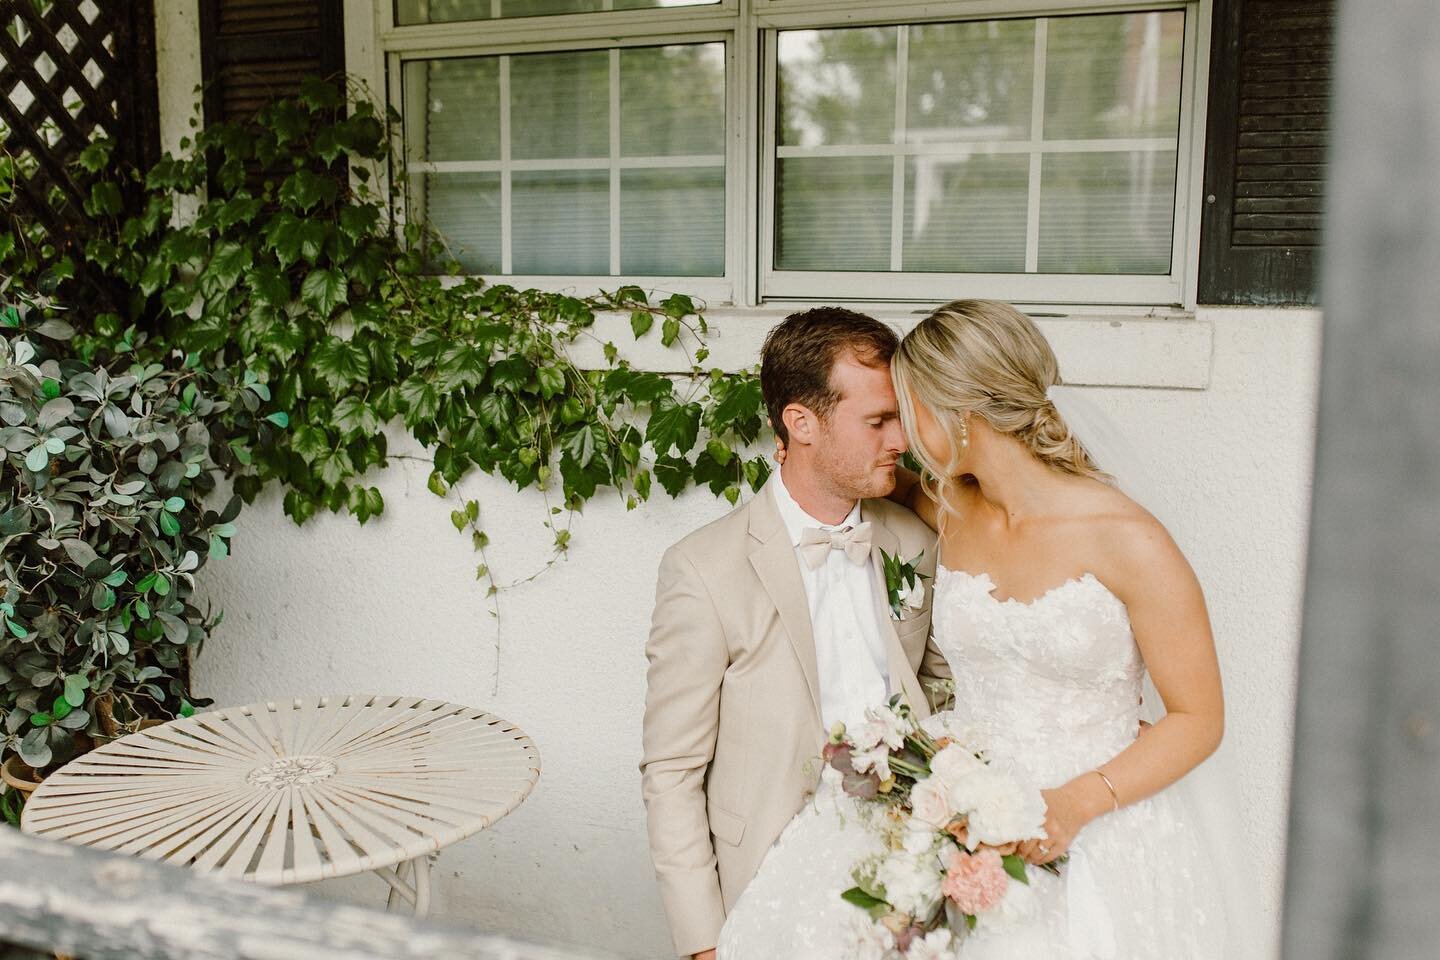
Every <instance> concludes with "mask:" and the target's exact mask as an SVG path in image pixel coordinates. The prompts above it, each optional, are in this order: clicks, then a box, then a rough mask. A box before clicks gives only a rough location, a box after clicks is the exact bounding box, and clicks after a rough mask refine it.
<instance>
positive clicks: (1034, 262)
mask: <svg viewBox="0 0 1440 960" xmlns="http://www.w3.org/2000/svg"><path fill="white" fill-rule="evenodd" d="M1049 23H1050V21H1049V20H1048V19H1046V18H1045V17H1041V18H1040V19H1038V20H1036V21H1035V70H1034V74H1033V78H1032V80H1031V90H1030V187H1029V194H1028V196H1027V197H1026V202H1027V207H1026V211H1025V272H1026V273H1038V272H1039V271H1040V164H1041V163H1042V161H1043V159H1044V153H1043V146H1044V144H1043V140H1044V138H1045V46H1046V40H1047V38H1048V35H1049Z"/></svg>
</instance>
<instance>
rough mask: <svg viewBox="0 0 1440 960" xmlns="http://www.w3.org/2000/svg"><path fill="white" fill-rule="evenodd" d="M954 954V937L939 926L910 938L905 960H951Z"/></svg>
mask: <svg viewBox="0 0 1440 960" xmlns="http://www.w3.org/2000/svg"><path fill="white" fill-rule="evenodd" d="M954 956H955V938H954V937H953V936H952V935H951V934H950V931H949V930H946V929H945V928H944V927H940V928H938V929H936V930H931V931H930V932H929V933H927V934H925V936H923V937H919V938H917V939H915V940H911V941H910V949H909V950H908V951H907V952H906V954H905V960H953V958H954Z"/></svg>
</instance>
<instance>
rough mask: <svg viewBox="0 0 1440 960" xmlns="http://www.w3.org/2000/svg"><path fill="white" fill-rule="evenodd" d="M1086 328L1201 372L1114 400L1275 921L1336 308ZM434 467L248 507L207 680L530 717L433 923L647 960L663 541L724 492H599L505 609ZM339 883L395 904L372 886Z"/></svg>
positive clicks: (1064, 330)
mask: <svg viewBox="0 0 1440 960" xmlns="http://www.w3.org/2000/svg"><path fill="white" fill-rule="evenodd" d="M737 322H738V321H734V320H732V321H730V322H729V323H728V324H726V325H725V326H724V329H723V332H722V337H721V340H722V341H725V342H726V349H727V350H730V351H733V352H735V353H736V357H737V359H738V358H740V357H741V356H744V355H746V354H748V355H749V359H748V360H745V361H744V362H753V360H754V357H753V350H754V345H755V344H756V343H757V342H758V335H759V333H760V332H762V331H763V323H761V322H760V321H757V320H752V321H750V323H751V324H752V326H751V327H750V328H744V327H737ZM1145 322H1146V321H1131V322H1130V323H1129V324H1126V326H1129V327H1133V326H1134V325H1135V324H1136V323H1141V324H1143V323H1145ZM1157 322H1164V321H1157ZM1062 323H1063V321H1062ZM1079 323H1080V324H1081V325H1080V326H1075V327H1058V326H1056V325H1055V324H1049V325H1047V332H1049V333H1050V334H1051V336H1052V339H1054V340H1055V341H1056V342H1057V348H1058V352H1059V354H1060V360H1061V367H1062V371H1063V370H1067V369H1071V368H1075V369H1078V370H1087V369H1088V370H1091V371H1093V373H1094V375H1093V376H1087V377H1081V378H1080V379H1086V380H1088V381H1089V382H1097V383H1112V384H1113V383H1126V382H1129V383H1136V384H1145V383H1151V384H1153V383H1161V384H1173V383H1176V382H1179V383H1185V384H1187V386H1186V387H1185V388H1182V389H1177V388H1175V387H1173V386H1159V387H1156V386H1149V387H1120V386H1106V387H1096V388H1095V396H1096V397H1097V398H1098V399H1100V400H1101V401H1103V402H1104V403H1105V404H1106V405H1107V406H1108V407H1109V408H1110V409H1111V410H1112V411H1113V413H1114V414H1115V415H1116V416H1117V417H1118V418H1119V419H1120V421H1121V423H1122V424H1123V425H1124V426H1125V427H1126V428H1127V429H1128V430H1129V431H1130V432H1131V434H1132V435H1133V436H1134V437H1135V438H1136V440H1137V442H1138V443H1139V444H1140V445H1142V447H1143V448H1145V449H1149V450H1152V451H1153V453H1154V457H1155V461H1156V464H1157V465H1158V468H1159V470H1160V471H1161V472H1163V473H1164V474H1165V475H1167V476H1170V477H1173V479H1174V486H1173V488H1172V491H1171V493H1172V502H1171V503H1169V504H1168V505H1167V509H1168V514H1167V515H1168V516H1170V517H1173V518H1174V525H1175V526H1176V528H1177V531H1176V532H1177V534H1178V536H1179V539H1180V540H1181V542H1182V543H1185V544H1187V545H1188V549H1189V553H1190V558H1191V560H1192V562H1193V564H1194V566H1195V567H1196V569H1197V571H1198V572H1199V575H1200V578H1201V580H1202V582H1203V583H1204V585H1205V588H1206V591H1207V594H1208V597H1209V600H1210V608H1211V614H1212V616H1213V618H1214V623H1215V632H1216V638H1217V642H1218V645H1219V648H1220V653H1221V657H1222V662H1223V664H1224V667H1225V670H1226V680H1227V687H1228V694H1229V699H1230V707H1231V719H1230V730H1229V738H1228V743H1227V748H1226V749H1229V750H1232V751H1233V752H1234V754H1235V760H1236V763H1237V766H1238V769H1239V772H1240V779H1239V788H1240V795H1241V798H1242V801H1243V803H1242V809H1241V810H1240V811H1239V818H1240V822H1241V824H1242V826H1243V830H1244V835H1245V837H1246V839H1248V841H1249V842H1250V844H1251V845H1252V848H1253V849H1254V851H1255V863H1256V865H1257V866H1256V869H1257V871H1258V872H1259V874H1260V879H1261V882H1262V884H1263V886H1264V889H1265V895H1266V897H1267V898H1268V900H1269V904H1270V905H1271V906H1273V907H1274V908H1275V909H1274V914H1275V915H1276V916H1277V917H1278V908H1279V891H1280V885H1281V882H1282V867H1283V864H1282V846H1283V841H1284V829H1285V812H1286V791H1287V783H1288V769H1289V757H1290V733H1291V722H1292V718H1291V715H1292V704H1293V693H1294V673H1295V659H1296V651H1297V644H1298V639H1299V613H1300V600H1301V589H1302V584H1303V562H1304V555H1305V553H1304V551H1305V527H1306V521H1307V518H1308V509H1309V487H1310V464H1311V445H1312V433H1313V426H1314V424H1313V420H1314V410H1315V400H1316V389H1317V367H1318V355H1319V336H1320V333H1319V331H1320V324H1319V315H1318V313H1317V312H1315V311H1312V310H1255V309H1208V308H1202V309H1201V310H1200V311H1199V313H1198V315H1197V316H1196V317H1195V318H1194V319H1193V320H1191V321H1189V322H1188V323H1187V324H1184V325H1183V326H1184V329H1183V330H1180V331H1178V332H1176V333H1175V334H1174V335H1173V336H1172V337H1161V338H1160V339H1159V340H1158V341H1154V337H1150V338H1148V339H1147V337H1146V335H1145V330H1144V329H1142V330H1141V331H1140V332H1139V333H1135V332H1134V331H1133V330H1132V331H1131V334H1133V336H1131V339H1129V340H1125V339H1123V338H1122V340H1121V341H1119V343H1120V346H1119V348H1118V349H1110V348H1106V349H1104V350H1100V349H1097V348H1095V347H1094V346H1093V344H1094V343H1095V341H1096V340H1097V339H1099V338H1101V334H1102V327H1103V326H1105V325H1103V324H1101V323H1097V322H1095V321H1079ZM1087 329H1088V330H1089V333H1088V334H1087ZM1116 329H1119V328H1116ZM1127 336H1130V335H1128V334H1127ZM1152 341H1154V342H1152ZM1126 344H1129V346H1126ZM1171 348H1173V349H1171ZM1207 383H1208V386H1203V387H1199V385H1201V384H1207ZM1197 387H1199V388H1197ZM426 475H427V468H426V467H424V465H422V464H417V463H413V462H397V463H396V464H395V465H394V466H392V467H391V468H389V469H388V470H386V471H383V472H381V473H380V474H379V475H377V477H376V478H375V481H374V482H375V483H376V485H378V486H379V487H380V489H381V490H382V492H383V493H384V496H385V500H386V504H387V509H386V513H385V515H384V516H383V517H382V518H381V519H379V520H377V521H372V522H371V523H370V524H368V525H367V526H365V527H363V528H361V527H359V526H358V525H356V524H355V523H354V522H353V521H352V520H350V519H347V518H344V517H333V516H323V517H319V518H316V519H315V520H313V521H312V522H311V523H309V524H307V525H306V526H305V527H304V528H296V527H295V526H293V525H292V524H291V523H290V521H288V520H287V519H285V518H284V516H283V515H282V514H281V511H280V494H279V492H278V491H273V490H272V491H269V492H267V494H266V495H265V496H263V497H262V498H261V499H260V500H259V501H258V502H257V503H256V504H255V505H253V506H251V507H250V508H248V509H247V510H246V511H245V512H244V513H242V515H241V518H240V523H239V534H238V536H237V537H236V539H235V548H234V549H235V553H234V556H233V557H231V558H230V559H228V560H226V561H224V562H220V563H214V564H212V565H210V566H208V567H207V568H206V569H205V571H204V576H203V577H202V578H201V579H202V583H201V586H202V589H203V592H204V593H205V594H207V595H208V597H209V599H210V600H212V601H213V602H214V603H215V604H216V606H218V607H221V608H223V609H224V611H225V615H226V616H225V621H224V623H223V624H222V626H221V627H220V628H219V630H218V631H217V632H216V634H215V636H214V638H213V640H212V642H211V643H210V645H209V646H208V647H207V648H206V649H205V651H204V652H203V654H202V655H201V656H200V658H199V659H198V661H197V663H196V669H195V677H194V683H195V690H196V692H197V693H198V694H201V695H203V696H210V697H215V698H216V699H217V700H218V701H219V702H221V703H225V704H238V703H243V702H248V701H252V700H266V699H276V698H283V697H288V696H296V695H311V694H325V693H334V692H344V691H374V692H395V693H404V694H413V695H420V696H427V697H437V698H444V699H448V700H453V701H456V702H460V703H465V704H471V705H475V706H482V707H485V708H487V709H490V710H492V711H493V712H495V713H498V714H500V715H502V716H504V717H506V718H507V719H509V720H512V721H514V722H515V723H517V724H519V725H520V726H521V727H523V728H524V729H525V730H526V731H527V732H528V733H529V734H530V735H531V736H532V737H533V738H534V739H535V741H536V743H537V744H538V746H539V749H540V753H541V757H542V764H543V775H542V777H541V780H540V784H539V786H538V787H537V788H536V790H535V792H534V794H533V795H532V796H531V797H530V799H529V800H528V801H527V802H526V803H525V804H524V805H523V806H522V807H521V808H520V809H519V810H518V811H517V812H516V813H514V814H512V815H511V816H510V817H508V818H506V819H505V820H504V821H502V822H501V823H500V824H498V825H497V826H496V827H495V828H493V829H491V830H490V831H487V832H486V833H483V834H481V835H479V836H477V837H474V838H472V839H470V840H467V841H465V842H463V843H461V844H459V845H458V846H454V847H452V848H450V849H449V850H447V851H446V852H445V853H444V854H443V856H442V857H441V860H440V868H439V872H438V874H437V876H438V884H439V889H438V894H437V904H436V913H437V914H438V915H439V916H442V917H444V918H446V919H448V920H452V921H455V922H459V923H465V924H476V925H480V926H483V927H485V928H487V929H490V930H494V931H497V932H505V933H513V934H517V935H520V936H528V937H537V938H542V939H554V940H561V941H568V942H574V943H585V944H591V945H594V946H597V947H601V948H605V949H608V950H611V951H614V952H616V953H618V954H620V955H622V956H627V957H645V958H660V957H665V956H668V955H669V953H670V950H669V946H668V939H667V936H666V933H665V927H664V920H663V916H662V913H661V908H660V903H659V900H658V898H657V896H656V892H655V886H654V882H653V877H652V873H651V869H650V864H649V859H648V851H647V846H646V838H645V827H644V813H643V809H642V806H641V803H640V792H639V774H638V772H637V769H636V763H637V761H638V759H639V755H640V746H639V744H640V724H641V714H642V703H643V696H644V684H645V660H644V655H643V645H644V640H645V633H646V629H647V624H648V621H649V615H650V606H651V603H652V600H653V596H654V575H655V568H656V565H657V563H658V562H659V559H660V555H661V553H662V551H663V550H664V549H665V547H666V546H667V545H668V544H669V543H671V542H672V541H674V540H676V539H677V538H679V537H680V536H681V535H682V534H683V533H685V532H686V531H688V530H690V529H691V528H693V527H696V526H698V525H700V524H702V523H705V522H706V521H708V520H710V519H712V518H714V517H716V516H719V515H720V514H721V513H723V512H724V511H725V510H726V509H728V505H727V504H725V503H724V502H723V501H717V500H716V499H715V498H713V497H711V496H710V495H709V493H708V492H703V491H691V492H688V493H687V494H686V495H685V496H683V497H682V498H681V499H680V500H679V501H675V502H672V501H670V500H669V499H668V498H667V497H665V496H664V494H663V493H661V494H659V495H658V497H657V499H655V500H654V501H653V502H652V503H650V504H649V505H647V506H645V507H643V508H642V509H639V510H637V511H635V512H633V513H627V512H626V511H625V510H624V505H623V503H619V502H616V501H611V500H607V499H605V498H601V499H600V500H597V501H596V502H595V503H593V504H592V505H591V506H590V507H589V508H587V510H586V512H585V514H584V515H583V516H581V517H578V518H577V519H576V522H575V525H574V546H573V548H572V550H571V553H570V556H569V558H568V559H567V560H566V561H565V562H563V563H561V564H559V565H558V566H557V567H556V568H555V569H553V570H551V571H550V572H548V573H546V574H545V575H544V576H542V577H540V578H539V579H538V580H537V581H535V582H534V583H531V584H528V585H526V586H523V587H520V588H517V589H515V590H512V591H509V592H507V593H505V594H504V595H503V600H502V618H501V620H500V621H499V622H498V623H497V622H496V621H495V620H493V619H492V618H491V617H490V615H489V613H488V610H489V607H488V604H487V601H486V599H485V597H484V591H483V589H482V588H481V586H480V585H478V584H477V583H476V582H475V580H474V579H473V570H474V565H475V559H474V557H473V555H472V553H471V549H470V546H469V543H468V541H467V540H466V539H465V538H464V537H462V536H460V535H458V534H457V533H456V532H455V531H454V529H453V527H451V525H450V521H449V511H450V509H451V508H452V506H453V504H451V503H449V502H445V501H441V500H440V499H438V498H436V497H435V496H433V495H432V494H431V493H429V492H428V491H427V490H426V488H425V478H426ZM463 486H464V488H465V491H466V493H467V495H471V496H478V498H479V499H480V500H481V502H482V504H483V505H484V509H485V517H486V520H485V523H486V526H487V528H488V530H489V531H490V533H491V537H492V540H493V542H494V548H493V550H492V561H493V563H492V565H493V566H494V567H495V569H496V571H497V573H498V574H499V576H500V578H501V579H502V580H508V579H511V578H514V577H519V576H523V575H525V574H528V573H530V572H531V571H532V570H533V569H534V568H535V567H536V566H537V565H538V564H539V563H540V562H541V561H542V560H543V558H544V556H545V555H546V553H547V552H548V547H547V545H548V543H549V536H548V532H547V531H546V530H544V529H543V528H542V526H541V523H542V521H543V519H544V517H545V510H544V507H543V505H542V502H541V498H540V497H539V496H538V495H537V494H534V493H523V494H520V493H516V492H515V491H514V490H513V489H511V488H509V487H508V486H507V485H506V484H504V483H503V482H502V481H498V480H491V479H489V478H483V477H480V478H475V479H473V480H467V481H466V483H465V484H464V485H463ZM320 889H321V891H322V892H324V893H327V894H334V895H339V896H347V897H357V898H360V899H364V900H367V901H369V902H372V903H380V902H381V901H383V885H382V884H381V882H380V881H378V880H374V879H373V878H362V879H357V880H348V881H335V882H331V883H329V884H324V885H321V888H320ZM1277 922H1278V920H1277Z"/></svg>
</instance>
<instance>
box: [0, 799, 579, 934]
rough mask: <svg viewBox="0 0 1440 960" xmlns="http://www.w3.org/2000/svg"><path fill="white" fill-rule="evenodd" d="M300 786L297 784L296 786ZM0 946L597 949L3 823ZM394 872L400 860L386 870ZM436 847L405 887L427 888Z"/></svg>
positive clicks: (410, 894)
mask: <svg viewBox="0 0 1440 960" xmlns="http://www.w3.org/2000/svg"><path fill="white" fill-rule="evenodd" d="M293 796H298V794H293V795H292V799H293ZM0 863H4V864H5V870H3V871H0V953H3V952H4V947H5V946H7V945H9V944H18V945H21V946H25V947H31V948H34V949H38V950H43V951H45V952H47V953H48V952H51V951H55V952H57V953H60V954H65V955H71V956H80V957H86V958H88V960H460V958H465V960H598V958H599V954H597V953H594V952H592V951H590V950H583V951H582V950H580V949H576V948H568V949H562V948H558V947H543V946H538V945H536V944H533V943H526V942H523V941H520V940H513V939H509V938H506V937H498V936H494V935H490V934H485V933H479V932H476V931H473V930H457V929H452V928H446V927H444V926H441V925H438V924H434V923H424V924H420V923H417V922H416V921H414V920H412V919H410V918H408V917H405V916H400V915H396V914H386V913H382V912H380V911H378V910H367V909H365V908H364V907H357V906H353V905H351V904H347V903H335V902H330V901H325V900H320V899H318V898H314V897H310V896H307V895H306V894H304V893H302V892H300V891H298V890H276V889H274V888H267V887H262V886H256V885H255V884H244V883H233V882H227V881H224V880H221V879H219V878H216V877H212V876H197V875H196V874H195V873H193V872H188V871H187V872H182V871H181V870H179V869H177V868H175V867H170V866H166V865H164V864H157V863H144V862H142V861H140V860H135V859H131V858H128V857H120V856H116V855H114V854H109V853H103V852H101V851H98V850H89V849H84V848H80V847H75V846H70V845H66V844H60V843H55V842H53V841H49V840H42V839H38V838H36V837H32V836H26V835H25V834H23V833H21V832H19V831H18V830H8V829H0ZM380 872H381V873H382V876H383V875H386V874H388V875H389V876H388V877H387V879H390V878H395V871H391V870H388V869H386V870H384V871H380ZM429 875H430V871H429V858H428V857H421V858H419V859H418V860H417V861H415V863H414V864H413V865H412V866H409V867H405V868H403V877H404V879H398V878H396V879H397V880H398V883H399V885H400V887H399V888H398V889H400V893H399V894H398V896H399V897H401V898H403V899H405V900H411V899H415V900H418V901H419V902H420V903H421V904H425V903H427V902H428V897H429V889H430V887H429Z"/></svg>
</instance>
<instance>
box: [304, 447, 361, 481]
mask: <svg viewBox="0 0 1440 960" xmlns="http://www.w3.org/2000/svg"><path fill="white" fill-rule="evenodd" d="M314 466H315V469H316V471H317V472H318V473H319V474H320V479H321V480H322V481H323V482H324V483H325V484H326V485H327V486H331V487H333V486H335V485H337V484H339V483H340V481H342V480H344V479H345V478H346V477H348V476H350V475H351V474H353V473H354V472H355V465H354V464H353V463H352V462H351V460H350V454H348V453H346V452H345V448H344V447H339V448H336V449H334V450H330V451H327V452H326V453H325V454H324V455H323V456H320V457H318V458H317V459H316V460H315V464H314Z"/></svg>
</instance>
